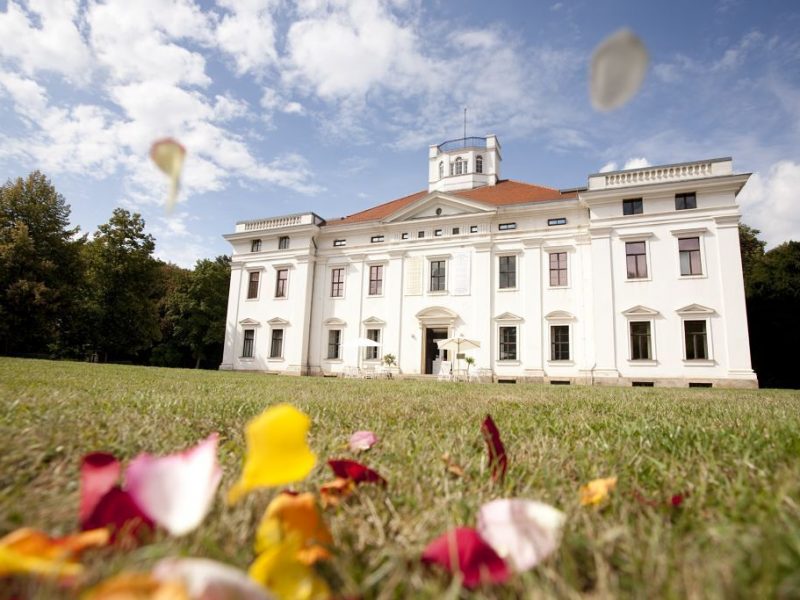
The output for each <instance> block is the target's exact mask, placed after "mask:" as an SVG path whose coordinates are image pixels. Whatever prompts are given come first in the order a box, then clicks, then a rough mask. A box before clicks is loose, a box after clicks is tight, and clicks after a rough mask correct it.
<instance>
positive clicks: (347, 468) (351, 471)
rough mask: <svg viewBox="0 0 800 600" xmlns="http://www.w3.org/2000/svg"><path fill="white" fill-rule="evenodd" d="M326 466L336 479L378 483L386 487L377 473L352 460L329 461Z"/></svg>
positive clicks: (384, 481)
mask: <svg viewBox="0 0 800 600" xmlns="http://www.w3.org/2000/svg"><path fill="white" fill-rule="evenodd" d="M328 466H329V467H330V468H331V470H332V471H333V474H334V475H336V477H341V478H342V479H351V480H353V482H354V483H379V484H381V485H386V480H385V479H384V478H383V477H381V476H380V475H379V474H378V472H377V471H373V470H372V469H370V468H369V467H367V466H365V465H362V464H361V463H358V462H356V461H354V460H347V459H346V458H342V459H331V460H329V461H328Z"/></svg>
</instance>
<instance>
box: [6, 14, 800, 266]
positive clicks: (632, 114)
mask: <svg viewBox="0 0 800 600" xmlns="http://www.w3.org/2000/svg"><path fill="white" fill-rule="evenodd" d="M622 27H628V28H630V29H632V30H633V31H634V32H636V33H637V34H638V35H639V36H640V38H641V39H642V40H643V41H644V43H645V45H646V47H647V48H648V51H649V54H650V59H651V60H650V66H649V70H648V73H647V76H646V78H645V81H644V84H643V86H642V88H641V89H640V91H639V93H638V94H637V95H636V96H635V97H634V98H633V99H632V100H631V101H630V102H629V103H628V104H626V105H625V106H623V107H622V108H620V109H617V110H615V111H612V112H608V113H600V112H597V111H595V110H594V109H592V107H591V104H590V101H589V96H588V83H587V82H588V65H589V61H590V58H591V54H592V51H593V49H594V48H595V47H596V46H597V44H599V43H600V42H601V41H602V40H603V39H604V38H605V37H607V36H608V35H610V34H612V33H614V32H615V31H617V30H618V29H620V28H622ZM799 32H800V4H798V3H797V2H796V1H785V2H769V1H763V2H758V3H755V2H748V1H745V0H716V1H708V2H704V1H698V0H695V1H694V2H684V1H674V0H673V1H671V2H668V3H666V2H665V3H655V2H641V1H639V2H622V1H619V2H596V1H589V0H587V1H580V2H567V1H566V0H565V1H561V2H552V1H551V2H532V1H531V2H502V1H493V2H491V3H488V2H485V1H482V2H471V1H460V2H452V1H449V0H448V1H444V0H440V1H431V2H419V1H415V0H384V1H378V0H298V1H297V2H289V1H285V0H247V1H242V2H235V1H233V0H219V1H218V2H217V3H208V2H192V1H191V0H171V1H170V0H140V1H137V2H130V1H128V0H109V1H107V2H94V1H91V2H77V1H73V2H71V1H69V0H16V1H14V2H10V1H9V2H6V3H1V2H0V40H3V43H2V44H0V175H2V176H3V179H4V180H5V179H6V178H12V177H17V176H21V175H25V174H27V173H28V172H30V171H31V170H33V169H37V168H38V169H41V170H42V171H44V172H45V173H46V174H47V175H48V176H50V178H51V179H52V180H53V181H54V183H55V185H56V187H57V188H58V190H59V191H61V192H62V193H63V194H64V196H65V197H66V199H67V201H68V202H69V203H70V205H71V206H72V218H73V222H74V223H75V224H77V225H80V227H81V229H82V230H84V231H89V232H92V231H94V230H95V228H96V226H97V225H98V224H100V223H102V222H105V221H106V220H107V219H108V218H109V216H110V215H111V211H112V209H113V208H114V207H116V206H124V207H126V208H129V209H132V210H136V211H139V212H141V213H142V214H143V216H144V217H145V220H146V221H147V226H148V230H149V231H150V232H151V233H153V234H154V235H155V236H156V240H157V254H158V256H159V257H160V258H162V259H164V260H170V261H172V262H176V263H178V264H181V265H183V266H190V265H191V264H193V262H194V261H195V260H196V259H198V258H202V257H212V256H214V255H217V254H222V253H227V252H228V251H229V247H228V245H227V244H226V243H225V242H224V241H223V240H222V238H221V235H222V234H224V233H228V232H231V231H233V228H234V224H235V222H236V221H238V220H242V219H249V218H257V217H264V216H271V215H276V214H284V213H293V212H302V211H309V210H311V211H314V212H317V213H318V214H320V215H321V216H323V217H336V216H343V215H346V214H350V213H353V212H356V211H358V210H362V209H364V208H367V207H369V206H372V205H374V204H378V203H381V202H385V201H388V200H391V199H394V198H397V197H400V196H404V195H407V194H409V193H412V192H415V191H418V190H421V189H424V188H425V187H426V185H427V183H426V178H427V147H428V145H429V144H434V143H439V142H441V141H444V140H446V139H451V138H454V137H460V136H461V133H462V126H463V125H462V110H463V107H464V106H467V107H468V134H469V135H484V134H487V133H495V134H497V135H498V136H499V138H500V142H501V144H502V146H503V164H502V172H501V175H502V176H503V177H510V178H513V179H518V180H522V181H527V182H531V183H539V184H543V185H549V186H553V187H562V188H563V187H576V186H581V185H585V183H586V177H587V175H588V174H589V173H594V172H597V171H599V170H601V169H604V168H605V169H609V168H612V167H614V166H616V167H617V168H622V167H624V166H625V165H626V164H628V165H640V164H648V163H649V164H659V163H666V162H680V161H687V160H699V159H702V158H711V157H719V156H733V158H734V168H735V169H736V170H737V171H739V172H753V173H754V175H753V177H752V178H751V180H750V182H749V183H748V185H747V187H746V188H745V190H744V191H743V192H742V194H741V196H740V199H741V204H742V211H743V213H744V221H745V222H746V223H748V224H750V225H753V226H755V227H757V228H759V229H761V230H762V235H763V237H764V238H765V239H767V240H768V242H769V243H770V245H774V244H777V243H780V242H782V241H784V240H787V239H800V210H798V208H797V205H798V204H800V33H799ZM164 136H174V137H175V138H177V139H178V140H180V141H181V142H182V143H183V144H184V145H185V146H186V147H187V150H188V155H187V163H186V168H185V171H184V179H183V190H182V193H181V196H180V201H179V204H178V206H177V208H176V210H175V211H174V212H173V213H172V214H170V215H167V214H166V213H165V210H164V203H165V200H166V196H167V192H166V189H167V183H166V181H165V179H164V177H163V176H162V175H161V174H160V173H159V172H158V171H157V170H156V169H155V167H154V166H153V165H152V164H151V163H150V162H149V160H148V158H147V152H148V149H149V146H150V143H151V142H152V141H153V140H155V139H158V138H161V137H164Z"/></svg>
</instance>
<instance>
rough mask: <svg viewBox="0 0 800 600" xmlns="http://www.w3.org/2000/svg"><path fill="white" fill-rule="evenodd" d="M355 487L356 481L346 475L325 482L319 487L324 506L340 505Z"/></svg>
mask: <svg viewBox="0 0 800 600" xmlns="http://www.w3.org/2000/svg"><path fill="white" fill-rule="evenodd" d="M355 489H356V484H355V482H354V481H353V480H352V479H346V478H344V477H337V478H336V479H334V480H333V481H330V482H328V483H325V484H323V485H322V486H320V488H319V495H320V498H322V506H323V507H325V508H327V507H329V506H339V503H340V502H342V501H343V500H346V499H347V498H348V497H349V496H350V494H352V493H353V490H355Z"/></svg>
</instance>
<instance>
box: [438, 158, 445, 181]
mask: <svg viewBox="0 0 800 600" xmlns="http://www.w3.org/2000/svg"><path fill="white" fill-rule="evenodd" d="M442 177H444V161H440V162H439V179H441V178H442Z"/></svg>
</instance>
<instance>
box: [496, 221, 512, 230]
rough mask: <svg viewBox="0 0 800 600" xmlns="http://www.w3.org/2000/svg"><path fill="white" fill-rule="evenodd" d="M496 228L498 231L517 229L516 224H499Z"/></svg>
mask: <svg viewBox="0 0 800 600" xmlns="http://www.w3.org/2000/svg"><path fill="white" fill-rule="evenodd" d="M497 228H498V229H499V230H500V231H510V230H511V229H516V228H517V224H516V223H500V225H498V226H497Z"/></svg>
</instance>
